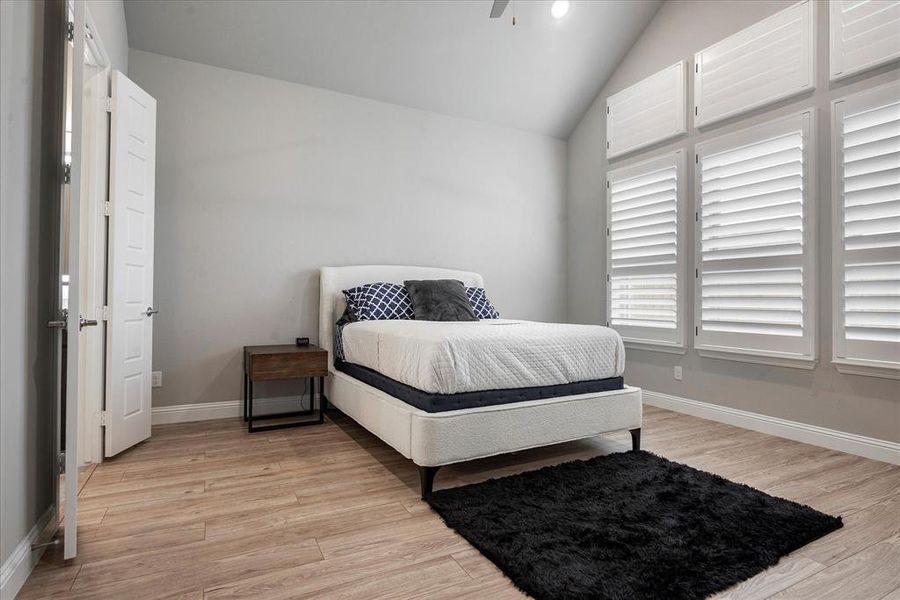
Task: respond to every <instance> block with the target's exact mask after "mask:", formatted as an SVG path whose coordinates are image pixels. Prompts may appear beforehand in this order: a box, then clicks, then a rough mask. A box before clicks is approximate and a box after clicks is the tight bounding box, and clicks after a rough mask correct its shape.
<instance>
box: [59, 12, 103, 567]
mask: <svg viewBox="0 0 900 600" xmlns="http://www.w3.org/2000/svg"><path fill="white" fill-rule="evenodd" d="M71 9H72V12H71V16H72V22H73V25H74V32H75V33H74V36H73V38H74V39H73V41H72V46H73V47H72V49H71V50H70V52H72V60H71V63H70V68H71V73H70V74H69V75H70V77H71V82H72V84H71V87H70V89H69V92H68V93H69V94H71V98H70V99H69V101H70V102H71V106H70V108H71V114H70V116H69V118H70V119H71V125H70V126H71V131H72V137H71V153H72V155H71V163H70V165H69V166H70V173H71V179H70V181H69V183H68V185H67V187H68V188H69V215H78V214H79V213H80V212H81V209H80V207H81V179H82V174H81V165H82V158H83V157H82V147H81V140H82V135H83V124H82V121H81V116H82V108H83V104H84V102H83V99H84V96H83V92H84V61H83V60H82V57H83V56H84V20H85V17H84V14H85V12H84V11H85V5H84V2H75V3H73V5H72V7H71ZM62 227H63V229H64V230H65V229H67V230H68V260H67V261H65V262H67V263H68V264H67V265H65V267H64V268H65V270H66V271H68V273H67V274H68V278H69V279H68V294H67V296H68V319H67V323H66V337H67V343H66V366H65V374H66V400H65V413H64V414H65V432H64V437H65V446H64V448H63V451H64V453H65V485H64V486H63V487H62V489H61V493H62V497H63V498H62V499H63V530H62V538H63V558H64V559H66V560H68V559H71V558H75V556H76V554H77V550H78V464H79V462H80V461H79V460H78V408H79V406H80V402H79V395H78V394H79V385H78V376H79V371H78V348H79V335H80V333H81V328H82V326H83V325H86V324H88V323H86V322H84V321H82V318H81V313H80V312H79V311H80V306H79V302H78V300H79V285H80V281H81V277H80V274H79V265H80V252H81V237H80V228H79V221H78V219H77V218H72V219H70V220H69V222H68V224H67V223H66V222H65V220H63V222H62ZM61 239H62V240H63V244H65V243H66V242H65V240H66V237H65V236H63V237H62V238H61ZM60 262H61V263H62V262H63V261H60ZM58 281H59V280H57V282H58ZM57 285H58V283H57ZM93 324H94V325H96V323H93Z"/></svg>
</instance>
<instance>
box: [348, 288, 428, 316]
mask: <svg viewBox="0 0 900 600" xmlns="http://www.w3.org/2000/svg"><path fill="white" fill-rule="evenodd" d="M344 297H345V298H346V299H347V308H348V309H349V310H350V312H351V314H352V315H353V317H354V320H356V321H386V320H388V319H412V318H414V313H413V307H412V302H411V301H410V298H409V293H408V292H407V291H406V288H405V287H403V286H402V285H400V284H397V283H385V282H379V283H367V284H365V285H361V286H359V287H355V288H352V289H349V290H344Z"/></svg>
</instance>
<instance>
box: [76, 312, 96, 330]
mask: <svg viewBox="0 0 900 600" xmlns="http://www.w3.org/2000/svg"><path fill="white" fill-rule="evenodd" d="M96 325H97V319H85V318H84V317H82V316H80V315H79V316H78V329H79V330H80V329H84V328H85V327H94V326H96Z"/></svg>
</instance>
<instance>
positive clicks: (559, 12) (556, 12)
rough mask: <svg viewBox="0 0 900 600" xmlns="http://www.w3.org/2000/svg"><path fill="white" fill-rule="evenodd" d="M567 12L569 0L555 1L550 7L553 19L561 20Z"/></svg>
mask: <svg viewBox="0 0 900 600" xmlns="http://www.w3.org/2000/svg"><path fill="white" fill-rule="evenodd" d="M568 12H569V0H556V1H555V2H554V3H553V5H552V6H551V7H550V14H551V15H553V18H554V19H562V18H563V17H564V16H566V14H567V13H568Z"/></svg>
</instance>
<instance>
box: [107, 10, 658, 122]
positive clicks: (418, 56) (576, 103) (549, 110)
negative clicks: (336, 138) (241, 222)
mask: <svg viewBox="0 0 900 600" xmlns="http://www.w3.org/2000/svg"><path fill="white" fill-rule="evenodd" d="M491 4H492V0H370V1H366V2H362V1H352V2H351V1H343V2H340V1H332V2H325V1H303V2H300V1H293V2H284V1H253V0H231V1H222V0H176V1H171V0H127V1H126V3H125V15H126V20H127V23H128V40H129V45H130V46H131V47H132V48H136V49H139V50H147V51H149V52H156V53H159V54H165V55H168V56H173V57H176V58H182V59H186V60H191V61H195V62H200V63H205V64H208V65H213V66H217V67H224V68H227V69H235V70H238V71H246V72H248V73H256V74H259V75H265V76H267V77H274V78H277V79H284V80H287V81H294V82H297V83H304V84H307V85H312V86H316V87H321V88H326V89H330V90H335V91H339V92H344V93H347V94H353V95H356V96H363V97H366V98H372V99H375V100H381V101H384V102H391V103H394V104H400V105H404V106H410V107H413V108H419V109H424V110H430V111H434V112H438V113H443V114H447V115H453V116H457V117H465V118H470V119H476V120H479V121H486V122H489V123H495V124H497V125H503V126H509V127H516V128H519V129H525V130H529V131H534V132H538V133H543V134H546V135H550V136H554V137H560V138H565V137H567V136H568V135H569V133H570V132H571V131H572V129H573V128H574V127H575V125H576V124H577V122H578V120H579V119H580V117H581V115H582V114H583V113H584V111H585V110H586V109H587V107H588V106H589V105H590V103H591V101H592V100H593V98H594V97H595V96H596V94H597V93H598V92H599V90H600V88H601V87H602V86H603V84H604V82H605V81H606V80H607V79H608V78H609V76H610V75H611V74H612V72H613V70H614V68H615V66H616V65H617V64H618V62H619V60H620V59H621V58H622V57H623V56H624V54H625V52H626V51H627V50H628V48H630V47H631V44H632V43H633V42H634V41H635V39H637V36H638V35H639V34H640V32H641V31H642V30H643V28H644V26H645V25H646V24H647V23H648V22H649V21H650V19H651V18H652V17H653V14H654V13H655V12H656V9H657V8H658V7H659V4H660V0H600V1H593V0H572V3H571V10H570V11H569V14H568V15H566V16H565V17H564V18H563V19H560V20H556V19H554V18H553V17H551V16H550V5H551V4H552V2H551V0H518V1H517V2H516V6H515V11H516V17H517V18H516V26H515V27H513V25H512V23H511V17H512V13H513V8H514V7H513V3H512V2H511V3H510V4H509V6H508V7H507V9H506V13H505V15H504V17H503V18H501V19H489V18H488V15H489V14H490V10H491Z"/></svg>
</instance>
